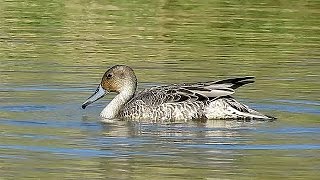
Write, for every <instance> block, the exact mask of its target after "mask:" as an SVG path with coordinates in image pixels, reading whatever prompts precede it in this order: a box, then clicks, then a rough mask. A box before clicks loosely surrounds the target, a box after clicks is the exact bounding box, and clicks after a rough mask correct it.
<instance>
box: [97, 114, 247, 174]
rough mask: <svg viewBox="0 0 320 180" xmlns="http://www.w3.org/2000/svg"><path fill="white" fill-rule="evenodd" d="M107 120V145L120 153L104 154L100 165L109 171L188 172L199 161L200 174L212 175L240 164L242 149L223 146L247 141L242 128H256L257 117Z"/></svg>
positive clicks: (105, 129) (135, 172)
mask: <svg viewBox="0 0 320 180" xmlns="http://www.w3.org/2000/svg"><path fill="white" fill-rule="evenodd" d="M102 126H103V137H102V138H105V139H104V143H102V144H101V145H100V148H101V151H106V150H108V151H113V152H116V156H115V157H105V158H100V160H99V161H100V166H101V167H100V168H101V169H105V170H106V174H105V175H106V177H110V174H113V175H114V177H125V178H130V177H131V176H136V175H137V174H139V175H142V176H143V175H146V174H149V173H148V172H151V171H152V172H157V173H162V174H171V173H174V174H181V175H183V174H184V172H185V171H186V169H190V168H193V169H194V168H195V167H197V168H196V169H198V170H199V172H198V173H199V174H198V175H200V174H203V175H209V174H211V173H212V169H215V170H216V171H225V170H227V171H228V170H229V169H233V168H236V166H237V165H236V163H235V162H236V160H237V159H238V158H239V157H241V156H242V154H241V153H239V151H237V150H232V149H223V148H221V146H224V145H229V146H230V145H234V144H239V143H244V140H245V139H246V138H247V137H246V133H243V131H242V130H243V129H247V128H252V122H240V121H226V120H208V121H203V122H199V121H190V122H181V123H180V122H175V123H165V124H164V123H148V122H137V121H121V120H114V121H109V122H104V123H102ZM171 168H174V169H175V171H174V172H173V171H171V170H170V169H171ZM116 172H125V173H120V174H117V173H116ZM144 178H149V177H144Z"/></svg>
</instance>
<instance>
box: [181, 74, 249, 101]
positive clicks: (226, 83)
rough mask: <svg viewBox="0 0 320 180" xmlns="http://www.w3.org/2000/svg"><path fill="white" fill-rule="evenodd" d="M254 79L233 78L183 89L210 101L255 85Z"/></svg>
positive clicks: (185, 86) (191, 85) (190, 85)
mask: <svg viewBox="0 0 320 180" xmlns="http://www.w3.org/2000/svg"><path fill="white" fill-rule="evenodd" d="M253 78H254V77H251V76H250V77H240V78H231V79H225V80H220V81H208V82H204V83H195V84H183V85H182V86H181V87H182V88H185V89H188V90H190V91H192V92H194V93H199V94H202V95H204V96H207V97H208V98H209V99H213V98H217V97H221V96H229V95H231V94H233V93H235V89H237V88H238V87H240V86H243V85H245V84H249V83H253V82H254V80H253Z"/></svg>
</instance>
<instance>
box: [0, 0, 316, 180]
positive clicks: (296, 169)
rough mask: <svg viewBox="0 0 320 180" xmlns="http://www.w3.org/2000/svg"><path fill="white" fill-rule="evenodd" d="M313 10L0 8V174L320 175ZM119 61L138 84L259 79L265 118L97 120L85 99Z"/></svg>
mask: <svg viewBox="0 0 320 180" xmlns="http://www.w3.org/2000/svg"><path fill="white" fill-rule="evenodd" d="M319 12H320V4H319V2H318V1H312V0H311V1H269V2H260V1H256V2H255V1H252V2H244V1H225V2H220V1H214V0H213V1H199V2H198V1H132V2H131V1H76V0H72V1H68V2H65V1H60V0H55V1H47V0H45V1H36V0H35V1H1V2H0V71H1V72H0V97H1V98H0V179H24V178H37V179H48V178H49V179H59V178H66V179H105V178H115V179H166V178H173V179H205V178H207V179H214V178H217V179H271V178H277V179H283V178H285V179H294V178H295V179H318V177H319V176H320V171H319V170H320V123H319V122H320V96H319V89H320V81H319V78H320V73H319V69H320V59H319V57H320V51H319V50H320V44H319V42H320V36H319V30H320V22H319V18H318V17H319V15H320V13H319ZM114 64H127V65H129V66H132V67H133V68H134V70H135V71H136V74H137V76H138V79H139V88H140V89H143V88H146V87H150V86H153V85H159V84H167V83H177V82H197V81H208V80H212V79H220V78H228V77H235V76H246V75H250V76H255V77H256V80H257V81H256V83H255V84H252V85H247V86H245V87H242V88H240V89H239V90H238V92H237V93H236V95H235V96H236V98H237V99H239V100H241V101H242V102H244V103H246V104H248V105H250V106H252V107H254V108H256V109H258V110H259V111H261V112H264V113H266V114H270V115H274V116H277V117H278V120H276V121H272V122H269V121H267V122H265V121H248V122H242V121H220V120H208V121H206V122H195V121H190V122H176V123H170V124H159V123H158V124H156V123H150V122H130V121H128V122H127V121H110V122H107V123H102V122H100V118H99V113H100V111H101V110H102V108H103V107H104V106H105V104H106V103H108V102H109V101H110V99H112V97H113V96H114V95H110V96H108V97H106V98H104V99H103V100H100V101H99V102H97V103H95V104H93V105H92V106H90V107H88V108H87V109H86V110H82V109H81V107H80V106H81V103H82V102H83V101H84V100H85V99H86V98H87V97H88V96H89V95H91V93H92V92H93V91H94V90H95V88H96V86H97V84H98V83H99V81H100V78H101V76H102V74H103V73H104V71H105V70H106V69H107V68H108V67H110V66H112V65H114Z"/></svg>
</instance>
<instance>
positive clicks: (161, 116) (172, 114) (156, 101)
mask: <svg viewBox="0 0 320 180" xmlns="http://www.w3.org/2000/svg"><path fill="white" fill-rule="evenodd" d="M251 79H252V77H244V78H233V79H226V80H222V81H216V82H214V81H212V82H205V83H195V84H180V85H169V86H158V87H153V88H150V89H146V90H144V91H142V92H140V93H137V94H136V95H135V96H134V97H133V98H132V99H131V100H130V101H129V102H128V103H126V104H125V105H124V107H123V108H122V109H121V111H120V112H119V117H120V118H124V119H143V120H153V121H157V120H169V121H173V120H190V119H247V118H250V119H268V118H269V117H267V116H264V115H263V114H261V113H258V112H257V111H255V110H252V109H250V108H248V106H246V105H243V104H242V103H240V102H238V101H236V100H235V99H234V98H233V97H231V96H230V95H231V94H233V93H234V89H236V88H238V87H240V86H242V85H244V84H248V83H251V82H253V81H252V80H251Z"/></svg>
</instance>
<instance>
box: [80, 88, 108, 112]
mask: <svg viewBox="0 0 320 180" xmlns="http://www.w3.org/2000/svg"><path fill="white" fill-rule="evenodd" d="M107 93H108V91H106V90H104V89H103V88H102V86H101V85H99V87H98V88H97V90H96V91H95V92H94V94H92V95H91V96H90V97H89V98H88V99H87V100H86V101H85V102H84V103H83V104H82V109H85V108H86V107H87V106H88V105H89V104H91V103H93V102H95V101H97V100H99V99H100V98H102V97H103V96H104V95H106V94H107Z"/></svg>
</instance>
